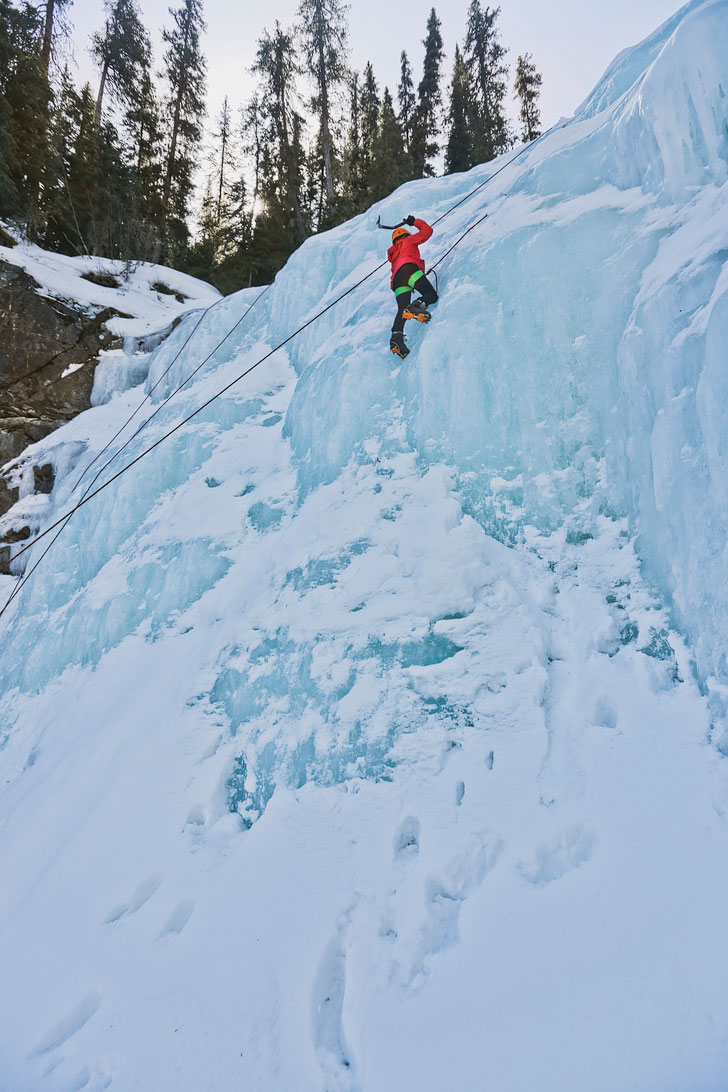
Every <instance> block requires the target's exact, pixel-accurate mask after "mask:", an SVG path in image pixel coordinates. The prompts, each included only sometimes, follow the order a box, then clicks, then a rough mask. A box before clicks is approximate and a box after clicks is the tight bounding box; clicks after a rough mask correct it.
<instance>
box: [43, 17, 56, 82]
mask: <svg viewBox="0 0 728 1092" xmlns="http://www.w3.org/2000/svg"><path fill="white" fill-rule="evenodd" d="M54 5H55V0H48V2H47V6H46V17H45V26H44V28H43V48H42V49H41V54H40V58H41V62H42V64H43V71H44V72H45V75H46V79H47V78H48V71H49V69H50V66H51V45H52V44H53V8H54Z"/></svg>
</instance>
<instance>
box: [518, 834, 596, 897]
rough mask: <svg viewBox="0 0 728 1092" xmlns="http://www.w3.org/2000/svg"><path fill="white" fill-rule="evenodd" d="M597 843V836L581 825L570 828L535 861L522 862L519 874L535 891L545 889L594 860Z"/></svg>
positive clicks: (542, 849) (538, 852) (540, 851)
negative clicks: (540, 888)
mask: <svg viewBox="0 0 728 1092" xmlns="http://www.w3.org/2000/svg"><path fill="white" fill-rule="evenodd" d="M595 842H596V839H595V838H594V835H593V834H592V833H591V832H590V831H588V830H587V829H586V828H585V827H583V826H581V824H575V825H574V826H571V827H567V828H566V829H565V830H564V831H562V833H561V834H559V835H558V837H556V838H554V839H553V840H552V841H551V842H547V843H545V844H543V845H541V846H539V847H538V849H537V850H536V852H535V854H534V856H533V859H532V860H531V861H521V862H520V864H519V865H518V871H519V872H520V873H521V875H522V876H523V878H524V879H525V880H527V881H528V883H530V884H533V885H534V887H544V886H545V885H546V884H549V883H553V881H554V880H560V879H561V877H562V876H566V875H567V873H569V872H573V871H574V869H576V868H579V867H580V866H581V865H583V864H585V863H586V862H587V861H588V860H590V858H591V857H592V855H593V853H594V846H595Z"/></svg>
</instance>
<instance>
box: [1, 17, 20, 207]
mask: <svg viewBox="0 0 728 1092" xmlns="http://www.w3.org/2000/svg"><path fill="white" fill-rule="evenodd" d="M11 20H12V13H11V8H10V0H0V217H10V216H14V215H16V213H17V212H18V211H19V206H18V191H17V189H16V186H15V183H14V182H13V180H12V177H11V170H12V164H13V160H14V158H15V147H14V141H13V133H12V113H11V110H10V105H9V103H8V101H7V99H6V97H5V92H6V87H7V83H8V77H9V74H10V72H11V71H12V68H13V63H14V54H15V48H14V43H13V40H12V30H11V25H12V24H11Z"/></svg>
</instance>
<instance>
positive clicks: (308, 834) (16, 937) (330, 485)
mask: <svg viewBox="0 0 728 1092" xmlns="http://www.w3.org/2000/svg"><path fill="white" fill-rule="evenodd" d="M726 88H728V2H727V0H706V2H693V3H690V4H688V5H686V6H685V7H684V8H683V9H682V10H681V11H680V12H679V13H678V14H677V15H676V16H675V17H673V19H671V20H669V21H668V22H667V23H666V24H665V25H664V26H663V27H662V28H660V29H659V30H658V31H657V32H656V33H655V34H654V35H652V36H651V37H650V38H649V39H647V40H646V42H644V43H642V44H640V45H638V46H636V47H635V48H634V49H632V50H628V51H626V52H625V53H623V54H622V55H621V56H620V57H619V58H617V60H616V61H615V62H614V64H613V65H612V66H611V67H610V69H609V70H608V72H607V73H606V75H605V77H604V78H603V80H602V81H601V82H600V84H599V85H598V86H597V88H596V89H595V91H594V92H593V94H592V95H591V96H590V97H589V99H588V100H587V102H586V103H585V104H584V106H583V107H582V108H581V109H580V110H579V111H578V112H577V114H576V115H575V117H574V118H573V119H570V120H569V121H567V122H563V123H560V124H559V126H557V127H556V128H555V129H554V130H553V131H551V132H550V133H549V134H548V135H547V136H546V137H544V139H543V140H542V141H540V142H539V143H538V144H536V145H534V146H532V147H529V148H527V149H526V150H525V151H524V153H523V155H522V156H520V157H519V158H518V159H517V160H516V161H515V162H513V163H512V164H510V165H508V166H506V167H505V169H504V170H503V171H502V173H500V174H499V175H498V176H497V178H495V179H494V180H493V181H492V182H491V183H489V184H488V185H487V186H485V187H484V188H483V189H482V190H481V191H480V192H479V193H478V194H477V195H476V196H474V197H473V198H472V199H470V200H468V201H466V202H465V203H464V204H463V205H462V206H461V207H460V208H458V209H457V211H455V212H453V214H452V215H450V216H448V217H447V218H446V219H445V220H443V222H442V223H441V224H440V225H438V227H437V229H436V233H435V236H434V237H433V239H432V241H431V242H430V243H428V244H427V249H426V256H427V258H428V260H429V261H430V262H432V261H434V260H436V259H437V258H438V257H439V256H440V255H441V254H444V253H445V251H446V250H447V249H448V247H449V246H450V245H451V244H452V243H453V242H455V240H456V239H457V238H458V237H459V236H460V235H461V234H462V233H463V232H464V231H465V230H466V229H467V228H468V227H469V226H470V224H472V223H473V221H474V220H475V219H477V218H478V217H479V216H482V215H483V213H484V212H486V211H487V212H488V219H487V220H485V222H484V223H483V224H482V225H481V226H480V227H478V228H477V229H476V230H475V231H473V232H471V233H470V234H469V235H467V236H466V237H465V238H464V239H463V241H462V243H461V244H460V245H459V246H458V247H457V249H455V250H454V251H453V253H452V255H450V256H449V257H448V258H447V260H446V261H445V262H443V264H442V265H441V266H440V267H439V268H438V273H439V285H440V302H439V303H438V305H437V309H436V310H435V312H434V317H433V321H432V322H431V324H430V325H429V326H428V327H427V328H422V327H417V328H415V329H408V334H407V336H408V338H409V342H410V345H411V348H412V353H411V355H410V357H409V358H408V359H407V361H406V362H404V363H401V362H399V361H398V360H397V359H396V358H394V357H393V356H392V355H391V354H390V353H389V352H388V336H389V327H390V324H391V320H392V317H393V311H394V308H393V301H392V296H391V292H390V289H389V281H388V276H387V273H386V271H384V270H383V271H381V272H380V273H378V274H377V276H376V277H373V278H371V279H369V280H367V281H366V282H365V283H364V284H363V285H362V286H361V287H359V288H358V289H357V290H356V291H355V292H354V293H352V294H351V295H349V296H347V297H346V299H344V300H343V301H342V302H341V303H339V304H337V305H336V306H335V307H333V308H332V309H331V310H329V311H327V312H326V314H325V315H323V316H322V317H321V318H320V319H318V320H317V321H316V322H314V323H313V324H312V325H310V326H308V327H307V328H306V330H305V331H304V332H303V333H301V335H300V336H298V337H297V338H295V339H294V340H293V341H291V342H290V343H289V345H288V346H287V348H286V350H284V351H280V352H278V353H277V354H276V355H275V356H273V357H272V358H271V359H270V360H268V361H266V362H265V363H264V364H263V365H261V366H260V367H259V368H256V369H255V370H253V371H252V372H250V374H249V375H247V376H246V377H245V379H243V380H242V381H241V382H239V383H237V384H235V385H233V386H232V387H231V388H230V390H229V391H228V392H227V393H226V394H225V395H224V396H223V397H221V398H219V399H217V400H215V401H213V402H212V403H211V404H210V405H209V406H208V407H207V408H206V409H205V410H204V411H203V412H201V413H199V414H197V415H196V416H195V417H194V418H193V419H192V420H191V421H190V422H189V423H188V424H187V425H185V427H184V428H182V429H180V430H179V431H178V432H176V433H175V434H174V435H173V436H172V437H170V438H169V439H167V440H165V441H164V442H163V443H161V444H160V445H159V446H158V447H156V448H155V449H154V451H152V452H151V453H150V454H149V455H148V456H147V457H145V458H144V459H143V460H142V461H141V462H139V463H138V464H136V465H135V466H134V467H133V468H132V469H131V470H130V471H129V472H128V473H127V474H125V475H123V476H122V477H121V478H119V479H118V480H117V481H115V482H114V483H113V484H112V485H111V486H110V487H109V488H108V489H107V490H105V491H104V492H103V493H101V494H100V495H99V496H98V497H96V498H95V499H94V500H93V501H92V502H90V503H89V504H88V505H86V506H84V507H83V508H82V509H81V510H80V511H79V512H78V513H77V514H76V516H74V518H73V519H72V521H71V522H70V524H69V525H68V527H67V528H66V529H65V530H64V531H63V533H62V534H61V536H60V537H59V539H58V541H57V542H56V543H55V545H54V546H53V549H52V550H51V552H50V553H49V555H48V557H47V558H46V559H44V561H43V563H42V564H41V565H40V567H39V568H38V570H37V572H35V573H34V574H33V576H32V577H31V579H30V580H29V581H28V582H27V584H26V585H25V587H24V588H23V590H22V592H21V593H20V595H19V596H18V597H17V599H16V601H15V602H14V604H13V606H12V607H11V609H10V610H9V611H8V612H7V615H6V616H5V617H4V618H3V620H2V623H1V625H2V629H1V630H0V639H1V640H2V656H1V657H0V692H1V693H2V706H1V707H0V768H1V777H2V784H3V786H4V789H3V796H2V798H1V799H0V824H1V825H2V831H3V836H2V840H1V841H0V877H2V880H3V882H2V884H0V892H2V895H1V898H2V901H1V902H0V920H1V921H2V923H3V924H2V929H1V930H0V965H1V966H2V967H3V975H2V983H1V984H0V991H2V1005H1V1007H2V1011H3V1014H4V1016H3V1027H2V1031H0V1038H1V1040H2V1047H3V1049H2V1051H1V1052H0V1085H2V1086H7V1087H8V1088H12V1089H13V1090H14V1092H25V1090H26V1089H27V1090H28V1092H30V1090H31V1089H32V1090H33V1092H36V1090H37V1089H39V1088H45V1087H47V1088H48V1089H49V1090H50V1092H57V1090H60V1089H64V1088H66V1089H67V1088H73V1087H76V1088H81V1087H83V1088H87V1089H90V1090H95V1089H102V1088H106V1087H108V1086H109V1085H110V1084H111V1082H112V1079H113V1083H114V1085H117V1084H118V1085H119V1087H129V1088H134V1087H138V1088H154V1089H155V1090H159V1092H166V1090H167V1089H169V1090H170V1092H171V1090H172V1089H173V1090H174V1092H198V1090H199V1089H200V1088H208V1087H214V1088H219V1089H232V1088H237V1087H251V1088H253V1087H261V1088H265V1089H269V1090H270V1092H278V1090H281V1092H283V1090H285V1092H312V1090H319V1092H334V1090H340V1092H375V1090H376V1092H394V1090H395V1089H396V1090H397V1092H410V1090H415V1089H416V1090H417V1092H434V1090H435V1089H437V1090H440V1089H442V1088H449V1087H453V1088H458V1089H475V1088H481V1087H483V1086H484V1081H485V1082H486V1083H487V1085H488V1087H491V1086H492V1087H493V1088H497V1089H498V1090H499V1092H523V1090H524V1089H535V1088H539V1089H543V1090H544V1092H567V1090H571V1089H579V1092H636V1090H641V1089H648V1088H660V1089H668V1088H670V1089H673V1088H674V1089H676V1090H677V1089H701V1090H704V1092H708V1090H712V1089H715V1090H716V1092H717V1090H718V1089H720V1088H722V1087H723V1086H724V1084H725V1073H726V1071H727V1069H728V1047H727V1046H726V1040H725V1036H724V1034H723V1031H722V1029H723V1028H724V1027H725V1024H726V1018H728V1002H727V1001H726V991H725V974H724V967H725V962H726V959H727V958H728V936H727V935H726V930H725V927H724V922H725V917H726V912H728V866H727V865H726V861H728V853H727V852H726V850H727V849H728V846H727V844H726V840H727V839H728V821H727V819H726V816H728V800H727V799H726V793H725V785H724V773H723V761H724V759H723V755H724V754H726V753H728V735H726V734H725V732H724V726H725V708H724V706H725V701H726V698H727V697H728V664H726V653H727V652H728V645H727V640H728V627H727V626H726V607H727V606H728V603H727V599H728V581H726V564H725V559H726V533H725V532H726V526H727V525H728V518H727V517H728V511H727V510H726V509H727V506H728V485H727V484H726V482H727V481H728V475H727V473H726V471H727V470H728V467H727V466H726V451H725V447H726V444H725V440H724V433H725V424H724V419H725V416H726V409H728V379H726V359H728V353H727V352H726V349H727V347H728V207H727V206H728V176H727V171H728V125H727V121H726V108H725V103H726ZM505 162H506V159H504V160H503V161H502V162H501V163H496V164H488V165H484V166H479V167H477V168H475V169H474V170H473V171H471V172H469V173H468V174H465V175H455V176H449V177H447V178H442V179H428V180H423V181H418V182H411V183H409V184H407V186H405V187H403V188H402V189H401V190H399V191H397V192H396V193H395V194H393V195H391V196H390V197H389V198H387V199H386V200H385V201H383V202H381V203H380V205H378V206H377V207H375V208H374V209H373V210H370V211H369V212H367V213H366V214H364V215H362V216H359V217H357V218H355V219H353V220H351V221H350V222H348V223H346V224H344V225H342V226H341V227H339V228H337V229H335V230H333V231H330V232H327V233H325V234H323V235H321V236H318V237H316V238H313V239H310V240H308V241H307V242H306V243H305V244H304V246H302V247H301V248H300V250H299V251H298V252H297V253H296V254H294V255H293V257H292V258H291V259H290V261H289V262H288V264H287V265H286V267H285V269H284V270H282V271H281V273H280V274H279V275H278V277H277V278H276V280H275V282H274V284H273V285H272V286H271V287H270V288H269V289H268V290H267V291H265V292H264V291H263V290H261V289H246V290H245V291H243V292H240V293H238V294H237V295H234V296H232V297H230V298H228V299H225V300H222V301H220V302H219V303H217V304H216V305H215V306H214V307H213V308H212V309H211V310H209V311H208V312H207V313H206V314H205V315H202V313H201V312H200V311H199V310H198V311H197V313H195V314H191V315H188V316H187V317H186V318H185V319H184V320H183V321H182V322H181V323H180V324H179V326H178V327H177V329H175V330H174V332H173V333H172V334H171V336H170V337H168V338H167V339H166V340H164V341H163V342H162V343H161V344H160V345H159V347H158V348H157V349H155V350H154V352H153V354H152V356H151V357H149V356H144V355H140V353H139V346H138V345H136V344H132V343H130V344H129V345H128V346H126V347H125V350H124V352H123V353H122V354H121V355H120V356H118V357H116V358H113V359H110V360H109V361H108V363H107V365H106V366H105V367H104V372H103V374H102V378H101V379H100V381H99V384H100V385H99V390H98V397H97V399H96V403H97V404H96V405H95V407H94V408H93V409H91V410H89V411H88V412H87V413H86V414H83V415H81V416H80V417H79V418H77V419H76V420H75V421H73V422H71V423H70V424H69V425H68V426H65V427H64V428H63V429H60V430H58V432H57V433H54V434H53V436H51V437H49V438H47V439H46V440H44V441H42V442H41V443H40V444H38V445H36V449H37V450H36V452H35V454H37V455H41V454H42V455H43V459H44V461H53V463H54V466H55V467H56V471H57V480H56V486H55V489H54V491H53V494H52V495H51V497H50V500H47V499H44V500H43V508H42V511H41V510H39V511H38V513H36V517H37V522H38V523H40V522H41V521H42V520H46V521H50V520H51V519H53V518H56V517H57V516H58V515H59V514H61V513H62V512H64V511H65V510H66V509H67V508H68V506H69V505H70V504H71V503H73V501H74V499H75V498H76V497H77V496H78V492H77V491H75V490H74V487H75V484H76V482H77V480H78V477H79V475H80V473H81V471H82V470H83V468H84V467H85V466H87V465H88V463H89V462H90V460H91V459H93V458H94V457H95V456H96V455H97V453H99V452H100V451H101V449H102V448H103V447H104V445H105V444H106V442H107V440H108V439H109V437H110V436H111V435H113V433H114V432H115V431H116V430H117V428H119V427H120V425H121V424H122V423H123V422H124V420H125V419H126V417H127V416H128V414H129V413H130V412H131V411H132V410H133V409H134V408H135V407H136V406H138V405H139V402H140V401H141V400H142V399H143V398H145V397H146V396H148V400H147V402H146V403H145V405H144V407H143V409H142V411H141V415H140V416H141V419H142V420H143V419H145V418H146V417H148V416H150V415H151V414H154V417H153V419H152V420H150V423H149V424H148V426H147V427H146V428H145V429H143V431H142V432H141V433H140V434H139V435H138V436H136V437H135V438H133V439H132V440H131V442H130V444H129V447H128V448H127V449H126V451H125V452H124V454H123V455H122V456H121V458H120V460H119V462H118V463H114V464H112V465H111V466H110V467H109V468H108V470H106V471H105V472H104V478H108V477H109V476H110V475H111V473H113V472H114V470H116V469H117V467H118V466H119V465H124V464H125V463H127V462H129V461H130V460H131V459H132V458H133V457H135V456H136V455H137V454H138V453H139V452H141V451H142V450H143V449H144V448H146V447H148V446H149V445H151V444H152V443H154V442H155V441H156V440H157V439H158V438H159V437H160V436H161V435H162V434H163V433H164V432H165V431H166V430H167V429H169V428H172V427H173V426H174V425H176V424H177V422H179V421H180V420H181V419H182V418H183V417H185V416H187V415H188V414H190V413H192V411H193V410H194V409H195V408H196V407H198V406H200V405H202V404H203V403H205V402H206V401H207V400H208V399H209V398H211V397H212V395H213V394H215V392H216V391H218V390H220V389H221V388H223V387H224V386H226V385H227V384H228V383H230V382H231V381H232V380H233V379H234V378H235V377H236V376H238V375H240V374H241V373H242V372H244V371H246V370H247V369H248V368H250V367H251V365H253V364H255V362H256V361H258V360H259V359H260V358H261V357H263V356H264V355H265V354H266V353H267V352H269V350H270V349H271V348H273V347H274V346H275V345H276V344H278V342H280V341H281V340H283V339H284V338H286V337H288V335H289V334H290V333H291V332H292V331H293V330H295V329H296V328H297V327H299V326H300V325H302V324H303V323H305V322H307V321H308V320H309V319H310V318H311V317H312V316H313V315H315V314H316V313H317V312H318V311H319V310H321V309H322V308H323V307H325V306H326V305H327V304H329V303H330V302H331V301H333V300H334V299H335V298H336V297H337V296H338V295H339V294H340V293H341V292H342V291H344V290H345V289H346V288H347V287H349V286H350V285H353V284H354V283H356V282H357V281H358V280H360V279H361V278H362V277H363V276H365V274H366V273H368V272H369V271H370V270H372V269H374V268H375V267H376V266H377V264H378V263H379V262H380V261H381V260H382V258H383V254H384V250H385V245H386V242H387V237H386V235H385V234H384V233H383V232H379V231H377V230H376V227H375V222H376V216H377V214H381V216H382V219H383V220H385V221H388V222H391V218H392V217H395V219H397V220H398V219H400V218H401V216H403V215H406V214H407V213H409V212H414V213H418V214H420V215H422V216H424V217H425V218H426V219H428V220H429V221H433V220H435V219H436V218H437V217H438V216H439V215H441V214H442V213H444V212H445V211H446V210H447V209H449V208H450V207H451V206H452V205H453V204H455V202H457V201H458V200H459V199H460V198H462V197H463V196H465V195H466V194H467V193H469V192H470V191H471V190H472V189H473V188H474V187H475V186H477V185H478V184H479V183H480V182H482V181H484V180H485V179H487V178H488V177H489V176H490V175H491V174H492V172H493V170H494V169H496V168H497V167H498V166H502V165H503V164H504V163H505ZM167 322H168V315H167V314H166V313H165V312H164V310H161V311H160V321H159V325H160V327H161V326H165V325H166V324H167ZM410 326H415V324H414V323H412V324H410ZM193 372H194V373H195V374H194V375H192V373H193ZM145 373H146V378H144V376H145ZM190 377H191V378H190ZM102 380H103V382H102ZM133 381H138V384H139V385H138V386H135V387H132V388H131V389H127V388H128V387H129V383H130V382H133ZM175 392H176V393H175ZM170 395H171V396H172V397H171V399H170V401H169V402H168V403H167V404H165V403H164V400H165V399H166V398H167V397H168V396H170ZM138 424H139V419H138V418H135V420H134V422H133V424H132V425H131V426H130V427H129V428H128V429H127V430H125V431H124V432H123V433H122V436H121V439H122V440H124V439H126V438H127V437H130V436H131V434H132V433H133V432H134V431H135V429H136V428H137V427H138ZM21 469H22V468H21ZM21 469H19V470H18V475H19V478H22V472H21ZM102 480H103V478H102ZM23 488H24V489H25V493H24V495H23V497H21V500H20V501H19V502H18V503H19V505H23V504H26V505H27V504H29V503H30V501H31V499H32V498H30V497H29V495H28V491H27V489H26V488H25V486H24V487H23ZM42 547H43V544H39V545H38V546H37V547H35V548H34V550H33V551H31V552H30V564H32V563H33V561H34V560H35V559H36V558H37V557H38V554H39V552H40V549H42ZM12 587H13V581H12V580H11V578H9V577H1V578H0V590H2V591H5V590H6V591H7V592H9V591H10V589H11V588H12ZM706 743H710V744H711V746H706ZM696 892H699V893H700V898H697V897H696ZM61 1048H62V1049H61Z"/></svg>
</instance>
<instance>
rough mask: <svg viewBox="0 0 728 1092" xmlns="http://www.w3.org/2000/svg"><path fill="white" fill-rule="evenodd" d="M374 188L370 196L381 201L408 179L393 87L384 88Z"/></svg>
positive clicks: (376, 147) (374, 163) (375, 154)
mask: <svg viewBox="0 0 728 1092" xmlns="http://www.w3.org/2000/svg"><path fill="white" fill-rule="evenodd" d="M373 151H374V154H373V166H374V170H373V179H374V183H373V187H372V191H371V194H370V198H371V200H373V201H378V200H380V199H381V198H382V197H386V196H387V194H389V193H391V192H392V191H393V190H396V189H397V187H398V186H401V185H402V183H403V182H406V181H407V177H408V175H407V162H406V159H405V156H404V142H403V139H402V129H401V127H400V124H399V122H398V120H397V116H396V114H395V112H394V103H393V101H392V96H391V95H390V93H389V88H387V87H385V88H384V94H383V96H382V106H381V109H380V111H379V125H378V128H377V134H376V139H375V142H374V149H373Z"/></svg>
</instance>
